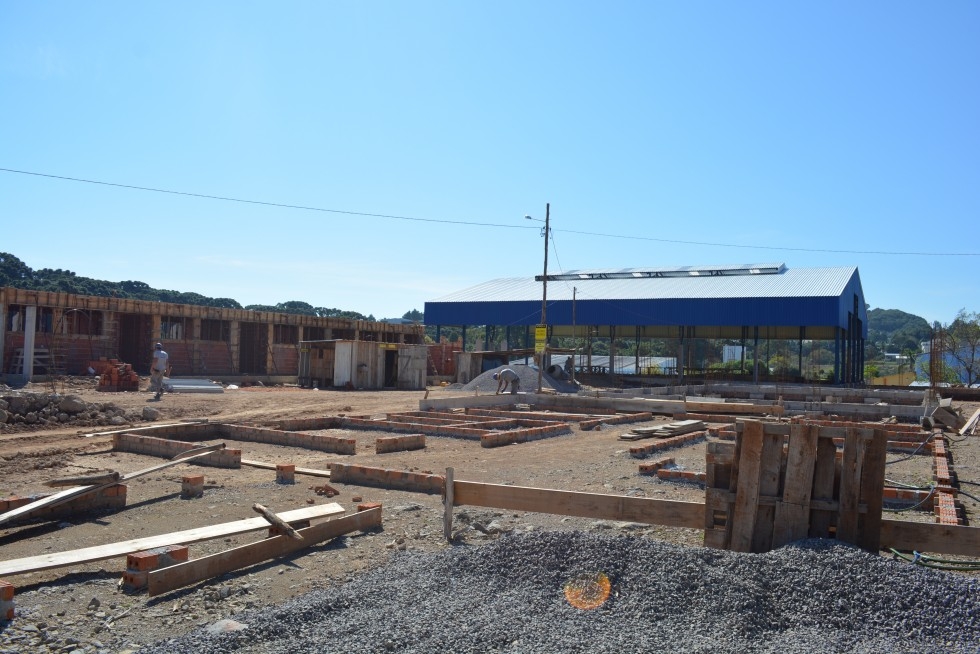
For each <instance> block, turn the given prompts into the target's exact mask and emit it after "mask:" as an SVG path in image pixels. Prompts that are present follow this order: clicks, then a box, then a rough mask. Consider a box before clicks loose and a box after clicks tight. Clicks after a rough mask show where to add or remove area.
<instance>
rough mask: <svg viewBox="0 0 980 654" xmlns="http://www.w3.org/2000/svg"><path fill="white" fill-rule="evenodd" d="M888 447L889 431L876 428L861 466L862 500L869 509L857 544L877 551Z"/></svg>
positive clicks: (861, 519) (863, 516)
mask: <svg viewBox="0 0 980 654" xmlns="http://www.w3.org/2000/svg"><path fill="white" fill-rule="evenodd" d="M887 448H888V432H886V431H884V430H882V429H876V430H874V438H872V439H871V440H870V441H869V442H868V444H867V446H866V447H865V452H864V464H863V465H862V466H861V468H862V472H861V502H862V503H863V504H864V505H865V506H866V507H867V511H866V512H865V513H864V514H863V515H862V516H860V522H859V525H860V529H859V532H858V540H857V544H858V546H859V547H861V548H863V549H866V550H868V551H869V552H877V551H878V545H879V542H880V539H881V506H882V503H883V501H884V499H883V492H884V488H885V450H886V449H887Z"/></svg>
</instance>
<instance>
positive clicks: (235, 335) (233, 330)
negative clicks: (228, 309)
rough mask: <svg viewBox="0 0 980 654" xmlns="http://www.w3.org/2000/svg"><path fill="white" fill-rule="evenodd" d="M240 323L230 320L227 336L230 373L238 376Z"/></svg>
mask: <svg viewBox="0 0 980 654" xmlns="http://www.w3.org/2000/svg"><path fill="white" fill-rule="evenodd" d="M241 330H242V326H241V323H240V322H239V321H237V320H232V321H231V323H230V325H229V330H228V331H229V336H228V339H229V340H228V352H229V354H230V355H231V357H230V358H231V371H232V373H233V374H236V375H237V374H238V372H239V371H240V370H241V361H242V358H241Z"/></svg>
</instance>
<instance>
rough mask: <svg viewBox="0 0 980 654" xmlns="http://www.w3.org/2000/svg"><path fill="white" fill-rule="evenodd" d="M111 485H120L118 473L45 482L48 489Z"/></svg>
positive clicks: (62, 478)
mask: <svg viewBox="0 0 980 654" xmlns="http://www.w3.org/2000/svg"><path fill="white" fill-rule="evenodd" d="M109 483H112V484H117V483H119V473H118V472H106V473H103V474H101V475H88V476H87V477H59V478H58V479H50V480H48V481H46V482H44V485H45V486H47V487H48V488H62V487H64V486H78V485H83V486H97V485H101V484H109Z"/></svg>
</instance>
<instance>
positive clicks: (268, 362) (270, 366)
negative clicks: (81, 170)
mask: <svg viewBox="0 0 980 654" xmlns="http://www.w3.org/2000/svg"><path fill="white" fill-rule="evenodd" d="M267 327H268V336H267V338H268V343H269V347H267V348H265V374H267V375H271V374H273V372H274V371H275V369H276V364H275V361H274V357H273V356H272V346H273V344H274V343H275V342H276V326H275V325H273V324H269V325H267Z"/></svg>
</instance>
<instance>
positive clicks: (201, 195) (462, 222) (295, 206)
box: [0, 168, 536, 229]
mask: <svg viewBox="0 0 980 654" xmlns="http://www.w3.org/2000/svg"><path fill="white" fill-rule="evenodd" d="M0 171H2V172H5V173H18V174H20V175H34V176H35V177H48V178H51V179H61V180H66V181H69V182H82V183H84V184H98V185H100V186H114V187H116V188H126V189H131V190H134V191H151V192H153V193H167V194H169V195H183V196H187V197H192V198H204V199H207V200H221V201H223V202H241V203H243V204H258V205H262V206H266V207H278V208H281V209H300V210H303V211H320V212H323V213H336V214H343V215H345V216H362V217H366V218H391V219H392V220H411V221H416V222H421V223H447V224H451V225H469V226H473V227H508V228H510V229H536V228H535V227H529V226H525V225H506V224H501V223H480V222H473V221H465V220H441V219H438V218H417V217H414V216H395V215H391V214H384V213H368V212H365V211H346V210H344V209H325V208H323V207H308V206H303V205H298V204H284V203H281V202H264V201H262V200H246V199H243V198H229V197H225V196H221V195H207V194H205V193H189V192H187V191H171V190H169V189H163V188H152V187H149V186H134V185H131V184H116V183H114V182H101V181H98V180H94V179H82V178H80V177H65V176H63V175H49V174H46V173H35V172H30V171H27V170H14V169H11V168H0Z"/></svg>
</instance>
